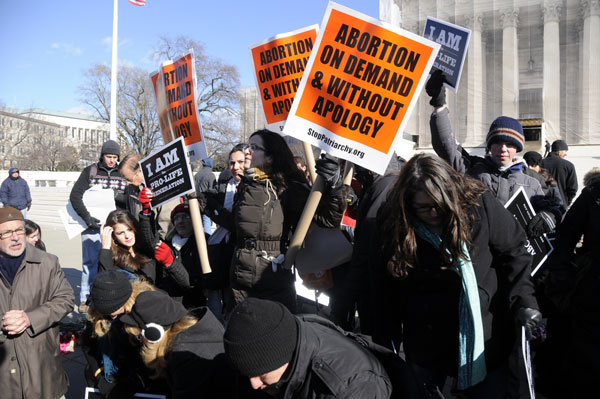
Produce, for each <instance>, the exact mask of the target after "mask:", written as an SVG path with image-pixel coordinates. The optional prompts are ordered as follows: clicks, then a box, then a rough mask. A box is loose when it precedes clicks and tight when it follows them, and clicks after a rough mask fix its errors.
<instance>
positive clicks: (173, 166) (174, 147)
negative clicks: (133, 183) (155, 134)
mask: <svg viewBox="0 0 600 399" xmlns="http://www.w3.org/2000/svg"><path fill="white" fill-rule="evenodd" d="M140 167H141V168H142V174H143V175H144V184H145V185H146V186H147V187H150V188H151V189H152V192H153V193H154V196H153V197H152V201H151V202H150V205H151V206H152V208H153V209H154V208H156V207H157V206H161V205H162V204H164V203H166V202H169V201H170V200H172V199H173V198H177V197H180V196H182V195H185V194H187V193H189V192H192V191H194V178H193V176H192V171H191V169H190V163H189V161H188V158H187V154H186V152H185V147H184V145H183V137H180V138H178V139H177V140H173V141H172V142H170V143H169V144H167V145H165V146H164V147H162V148H161V149H159V150H158V151H154V152H153V153H152V154H150V155H148V156H147V157H146V158H144V159H142V160H141V161H140Z"/></svg>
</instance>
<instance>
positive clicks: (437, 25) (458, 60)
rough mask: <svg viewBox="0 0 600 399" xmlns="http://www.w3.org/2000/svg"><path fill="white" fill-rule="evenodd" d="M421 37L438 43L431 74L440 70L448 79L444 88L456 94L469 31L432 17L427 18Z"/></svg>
mask: <svg viewBox="0 0 600 399" xmlns="http://www.w3.org/2000/svg"><path fill="white" fill-rule="evenodd" d="M423 37H425V38H427V39H429V40H432V41H434V42H436V43H439V44H440V45H441V46H442V47H441V48H440V52H439V53H438V55H437V58H436V59H435V62H434V63H433V68H431V72H433V71H435V70H437V69H440V70H441V71H442V72H444V73H445V74H446V76H447V78H448V83H444V84H445V85H446V87H448V88H449V89H450V90H452V91H453V92H455V93H456V91H457V90H458V83H459V81H460V75H461V74H462V69H463V66H464V64H465V56H466V55H467V48H469V40H470V39H471V31H470V30H469V29H467V28H463V27H462V26H458V25H454V24H451V23H450V22H446V21H442V20H439V19H436V18H433V17H427V20H426V21H425V30H424V31H423Z"/></svg>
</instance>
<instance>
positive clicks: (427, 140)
mask: <svg viewBox="0 0 600 399" xmlns="http://www.w3.org/2000/svg"><path fill="white" fill-rule="evenodd" d="M413 1H414V0H413ZM416 3H417V7H418V13H417V15H418V19H417V21H418V23H419V27H418V29H419V35H422V34H423V29H425V21H426V19H427V17H428V16H435V15H437V11H436V9H437V7H436V2H435V1H429V0H428V1H418V2H416ZM430 99H431V98H430V97H429V96H428V95H427V93H426V92H425V89H423V91H422V92H421V95H420V97H419V104H418V105H419V107H418V108H419V126H418V129H419V147H426V148H427V147H431V129H430V128H429V119H430V117H431V113H432V112H433V107H432V106H431V105H430V104H429V100H430Z"/></svg>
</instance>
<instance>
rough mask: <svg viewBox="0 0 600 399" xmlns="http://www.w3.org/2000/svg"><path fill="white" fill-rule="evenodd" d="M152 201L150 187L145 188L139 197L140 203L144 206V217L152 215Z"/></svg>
mask: <svg viewBox="0 0 600 399" xmlns="http://www.w3.org/2000/svg"><path fill="white" fill-rule="evenodd" d="M151 200H152V190H150V189H149V188H148V187H144V188H143V189H142V191H140V193H139V195H138V201H140V204H142V210H143V212H144V215H149V214H150V201H151Z"/></svg>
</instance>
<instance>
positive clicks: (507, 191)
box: [429, 109, 544, 207]
mask: <svg viewBox="0 0 600 399" xmlns="http://www.w3.org/2000/svg"><path fill="white" fill-rule="evenodd" d="M429 126H430V128H431V143H432V145H433V149H434V150H435V152H436V154H437V155H438V156H439V157H440V158H442V159H444V160H446V161H447V162H448V163H449V164H450V165H451V166H452V167H453V168H454V169H455V170H456V171H457V172H460V173H466V174H468V175H470V176H472V177H475V178H476V179H479V180H480V181H482V182H483V183H484V184H485V185H486V186H487V187H488V188H489V189H490V190H491V192H492V193H493V194H494V196H495V197H496V198H497V199H498V200H499V201H500V202H501V203H502V204H505V203H506V202H507V201H508V200H509V199H510V198H511V197H512V195H513V194H514V193H515V192H516V191H517V190H518V189H519V188H520V187H523V188H524V189H525V194H526V195H527V197H528V198H532V197H534V196H538V197H539V198H543V197H544V192H543V190H542V186H541V185H540V183H539V182H538V181H537V180H536V179H534V178H533V177H530V176H527V175H526V174H525V173H523V171H522V167H521V166H520V164H515V165H513V166H514V167H511V168H508V169H507V170H504V171H502V170H500V169H498V167H497V166H496V165H495V164H494V163H493V162H492V161H491V160H489V159H485V158H481V157H472V156H470V155H469V154H468V153H467V152H466V151H464V150H462V148H461V147H460V146H459V145H458V144H457V143H456V141H455V139H454V136H453V134H452V126H450V119H449V117H448V109H444V110H442V111H440V112H438V113H435V112H434V113H433V114H431V119H430V121H429ZM534 207H536V206H535V204H534Z"/></svg>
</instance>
